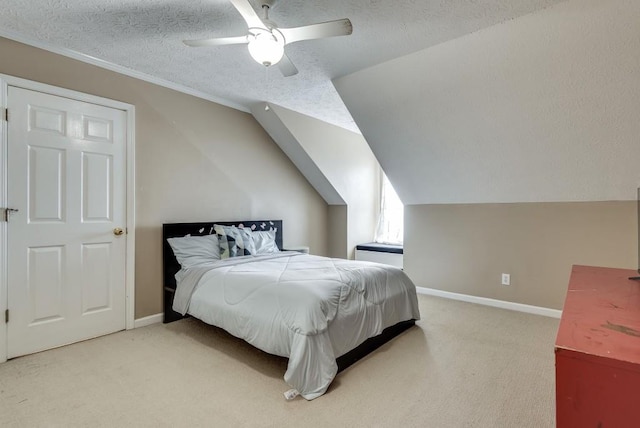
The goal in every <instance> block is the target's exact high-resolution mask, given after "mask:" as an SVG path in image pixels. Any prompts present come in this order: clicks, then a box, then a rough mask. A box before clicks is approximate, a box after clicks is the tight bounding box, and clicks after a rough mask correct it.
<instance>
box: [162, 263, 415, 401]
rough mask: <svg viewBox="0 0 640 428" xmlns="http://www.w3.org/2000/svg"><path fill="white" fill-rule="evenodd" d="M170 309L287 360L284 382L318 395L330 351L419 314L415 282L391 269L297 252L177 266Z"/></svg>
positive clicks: (332, 359)
mask: <svg viewBox="0 0 640 428" xmlns="http://www.w3.org/2000/svg"><path fill="white" fill-rule="evenodd" d="M176 279H177V280H178V287H177V290H176V296H175V299H174V304H173V309H174V310H175V311H177V312H180V313H182V314H185V313H189V314H191V315H192V316H194V317H196V318H198V319H200V320H202V321H204V322H206V323H208V324H212V325H215V326H218V327H221V328H223V329H225V330H226V331H228V332H229V333H231V334H233V335H234V336H237V337H240V338H242V339H244V340H246V341H247V342H249V343H251V344H252V345H253V346H255V347H257V348H259V349H262V350H263V351H265V352H268V353H271V354H275V355H280V356H283V357H288V358H289V365H288V368H287V371H286V373H285V375H284V379H285V381H286V382H287V383H288V384H289V385H291V386H292V387H293V388H295V389H296V390H297V391H298V392H299V393H300V394H301V395H302V396H303V397H304V398H306V399H308V400H311V399H314V398H316V397H319V396H320V395H322V394H324V392H325V391H326V390H327V388H328V386H329V384H330V383H331V381H332V380H333V378H334V377H335V375H336V373H337V365H336V357H339V356H341V355H343V354H345V353H347V352H348V351H350V350H351V349H353V348H355V347H356V346H358V345H359V344H361V343H362V342H364V341H365V340H366V339H367V338H369V337H372V336H375V335H377V334H379V333H381V332H382V330H383V329H385V328H386V327H389V326H391V325H394V324H396V323H398V322H400V321H405V320H409V319H416V320H417V319H420V312H419V310H418V301H417V297H416V288H415V286H414V284H413V283H412V282H411V280H410V279H409V278H408V277H407V276H406V274H405V273H404V272H403V271H402V270H400V269H397V268H395V267H392V266H387V265H382V264H377V263H371V262H362V261H357V262H356V261H350V260H342V259H330V258H326V257H319V256H311V255H306V254H301V253H297V252H281V253H277V254H272V255H265V256H245V257H236V258H231V259H226V260H221V261H217V262H212V263H210V264H206V265H200V266H198V267H194V268H190V269H185V270H181V271H180V272H178V274H176Z"/></svg>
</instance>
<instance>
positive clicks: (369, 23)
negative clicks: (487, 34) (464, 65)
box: [0, 0, 559, 132]
mask: <svg viewBox="0 0 640 428" xmlns="http://www.w3.org/2000/svg"><path fill="white" fill-rule="evenodd" d="M558 2H559V0H448V1H441V0H396V1H381V0H314V1H305V0H279V1H278V2H276V5H275V6H274V7H273V9H272V11H271V14H270V17H271V19H273V20H274V21H276V22H278V24H279V25H280V26H282V27H293V26H299V25H304V24H310V23H315V22H322V21H328V20H333V19H339V18H343V17H348V18H350V19H351V21H352V22H353V26H354V32H353V35H352V36H348V37H337V38H332V39H325V40H316V41H305V42H300V43H295V44H292V45H289V46H287V53H288V55H289V56H290V58H291V59H292V60H293V62H294V63H295V64H296V65H297V67H298V69H299V70H300V73H299V74H298V75H296V76H294V77H289V78H284V77H282V76H281V75H280V74H279V72H278V70H275V69H274V70H269V72H268V73H266V72H265V68H264V67H262V66H261V65H259V64H257V63H255V62H254V61H253V60H252V59H251V58H250V56H249V54H248V52H247V50H246V48H245V47H244V46H222V47H216V48H188V47H186V46H185V45H183V44H182V40H183V39H197V38H206V37H218V36H237V35H243V34H245V31H246V25H245V23H244V21H243V20H242V18H241V17H240V15H239V14H238V12H237V11H236V10H235V9H234V8H233V6H232V5H231V4H230V3H229V1H228V0H189V1H183V0H29V1H25V0H2V7H1V8H0V35H3V36H5V37H8V38H12V39H15V40H18V41H24V42H27V43H31V44H34V43H35V44H38V45H40V46H44V47H53V48H56V49H59V50H60V49H63V50H70V51H73V52H76V53H80V54H83V55H86V56H90V57H92V58H95V59H97V60H102V61H106V62H109V63H113V64H117V65H119V66H122V67H126V68H128V69H130V70H134V71H136V72H141V73H145V74H147V75H150V76H154V77H156V78H160V79H164V80H165V81H168V82H172V83H174V84H178V85H182V86H183V87H186V88H190V89H192V90H194V91H197V93H201V94H203V95H205V96H209V97H211V98H212V99H215V100H217V101H219V102H222V103H225V104H227V105H230V106H233V107H235V108H239V109H243V110H245V111H249V109H250V106H251V105H252V104H254V103H256V102H259V101H269V102H273V103H275V104H277V105H281V106H283V107H285V108H288V109H291V110H294V111H297V112H299V113H302V114H305V115H308V116H311V117H314V118H317V119H320V120H323V121H326V122H329V123H331V124H335V125H338V126H341V127H344V128H347V129H350V130H352V131H356V132H357V131H358V127H357V125H356V124H355V123H354V121H353V118H352V117H351V115H350V113H349V111H348V110H347V108H346V107H345V106H344V104H343V102H342V100H341V99H340V96H339V95H338V93H337V92H336V90H335V88H334V86H333V85H332V83H331V79H333V78H336V77H340V76H343V75H346V74H349V73H353V72H355V71H357V70H361V69H364V68H367V67H370V66H372V65H375V64H378V63H381V62H383V61H388V60H391V59H393V58H397V57H399V56H402V55H405V54H408V53H411V52H415V51H418V50H421V49H424V48H427V47H430V46H434V45H437V44H439V43H442V42H445V41H447V40H451V39H454V38H457V37H460V36H462V35H465V34H469V33H472V32H475V31H478V30H479V29H481V28H486V27H488V26H491V25H494V24H497V23H500V22H505V21H508V20H511V19H514V18H516V17H519V16H522V15H525V14H528V13H531V12H534V11H536V10H540V9H543V8H546V7H549V6H551V5H553V4H556V3H558ZM252 3H253V5H254V8H255V9H257V10H258V9H259V0H252ZM43 66H46V65H44V64H43ZM373 89H375V88H373V87H371V88H368V89H367V90H373Z"/></svg>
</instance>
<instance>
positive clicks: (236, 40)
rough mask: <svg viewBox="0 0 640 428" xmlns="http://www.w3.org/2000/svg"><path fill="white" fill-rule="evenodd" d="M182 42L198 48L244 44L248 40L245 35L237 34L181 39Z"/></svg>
mask: <svg viewBox="0 0 640 428" xmlns="http://www.w3.org/2000/svg"><path fill="white" fill-rule="evenodd" d="M182 43H184V44H185V45H187V46H191V47H193V48H198V47H202V46H223V45H240V44H246V43H248V41H247V36H237V37H218V38H216V39H199V40H183V41H182Z"/></svg>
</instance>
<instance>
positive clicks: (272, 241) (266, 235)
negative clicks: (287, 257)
mask: <svg viewBox="0 0 640 428" xmlns="http://www.w3.org/2000/svg"><path fill="white" fill-rule="evenodd" d="M251 237H252V238H253V242H254V243H255V244H256V254H271V253H277V252H279V251H280V250H279V249H278V245H277V244H276V231H275V230H257V231H256V230H254V231H252V232H251Z"/></svg>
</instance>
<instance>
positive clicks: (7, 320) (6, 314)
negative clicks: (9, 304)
mask: <svg viewBox="0 0 640 428" xmlns="http://www.w3.org/2000/svg"><path fill="white" fill-rule="evenodd" d="M4 322H5V323H7V324H9V309H6V310H5V311H4Z"/></svg>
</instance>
